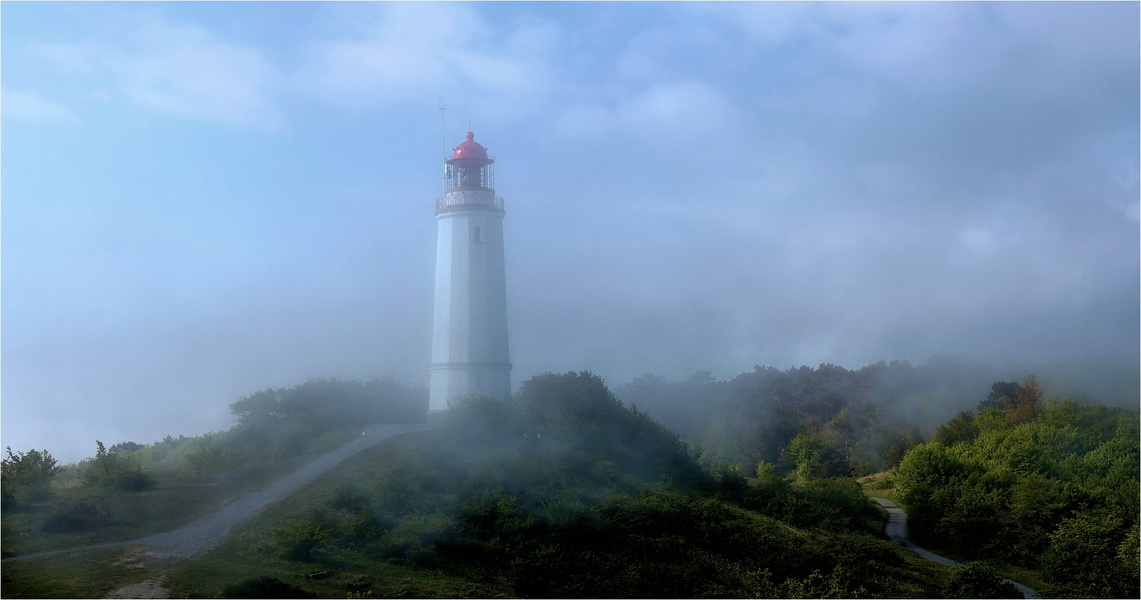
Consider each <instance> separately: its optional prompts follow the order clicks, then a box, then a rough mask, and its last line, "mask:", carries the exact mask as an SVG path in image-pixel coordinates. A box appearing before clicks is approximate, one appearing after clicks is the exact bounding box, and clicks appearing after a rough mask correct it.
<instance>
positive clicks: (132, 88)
mask: <svg viewBox="0 0 1141 600" xmlns="http://www.w3.org/2000/svg"><path fill="white" fill-rule="evenodd" d="M26 49H27V51H28V53H29V54H30V55H31V56H33V57H35V58H38V59H40V60H42V61H44V62H46V63H48V64H50V65H52V66H53V67H55V68H56V69H57V70H59V71H62V72H64V73H68V74H71V75H77V76H82V77H88V78H99V77H110V80H111V82H112V83H111V88H112V89H113V92H114V94H115V95H117V96H120V97H122V98H124V99H126V100H127V101H128V102H130V103H131V104H133V105H135V106H138V107H141V108H145V109H149V110H153V111H156V112H160V113H166V114H172V115H177V116H181V117H190V118H197V119H209V120H221V121H226V122H231V123H237V124H240V125H247V126H254V127H261V128H273V127H276V126H278V125H279V124H280V120H281V116H280V113H279V110H278V108H277V106H276V105H275V103H274V101H273V99H272V98H271V93H272V92H273V90H274V88H275V87H276V86H277V84H278V82H279V79H280V74H279V72H278V70H277V69H276V68H275V67H274V66H273V65H272V64H270V63H269V62H268V61H267V60H266V59H265V58H263V57H262V56H261V54H259V53H258V52H257V51H256V50H253V49H251V48H248V47H245V46H241V45H237V44H231V43H227V42H224V41H221V40H218V39H217V38H215V37H214V36H213V35H211V34H210V33H209V32H207V31H204V30H202V29H200V28H198V27H195V26H191V25H171V24H168V23H165V22H162V21H160V20H156V19H145V20H138V21H135V22H132V23H131V24H130V25H128V26H127V27H126V30H125V31H124V32H123V35H122V36H120V37H119V38H118V39H116V40H115V41H107V40H89V41H85V42H80V43H71V44H64V43H59V44H56V43H29V44H28V45H27V48H26ZM95 93H96V94H97V95H98V94H101V93H106V92H105V91H102V90H100V91H97V92H95Z"/></svg>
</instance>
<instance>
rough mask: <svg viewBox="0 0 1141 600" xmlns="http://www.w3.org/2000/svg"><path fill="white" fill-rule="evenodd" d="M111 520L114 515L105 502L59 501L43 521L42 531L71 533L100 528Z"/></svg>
mask: <svg viewBox="0 0 1141 600" xmlns="http://www.w3.org/2000/svg"><path fill="white" fill-rule="evenodd" d="M113 520H114V515H113V514H112V512H111V509H110V508H109V507H108V506H107V504H106V503H105V502H98V503H96V502H94V501H90V500H80V501H79V502H75V503H72V502H64V501H61V502H60V503H59V504H57V505H56V507H55V509H54V510H52V512H51V514H49V515H48V518H47V519H46V520H44V524H43V530H44V531H45V532H47V533H73V532H76V531H87V530H89V529H95V528H96V527H102V526H104V525H107V524H109V523H111V522H112V521H113Z"/></svg>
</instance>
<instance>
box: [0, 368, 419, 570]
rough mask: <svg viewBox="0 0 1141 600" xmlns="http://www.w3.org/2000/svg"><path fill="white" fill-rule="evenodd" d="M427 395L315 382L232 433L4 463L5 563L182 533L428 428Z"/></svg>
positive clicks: (278, 399) (249, 416) (273, 392)
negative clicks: (213, 513) (362, 445)
mask: <svg viewBox="0 0 1141 600" xmlns="http://www.w3.org/2000/svg"><path fill="white" fill-rule="evenodd" d="M426 400H427V398H426V394H424V393H423V392H422V391H421V390H413V389H409V388H407V387H405V386H402V385H400V384H398V383H396V382H395V381H393V380H391V379H377V380H373V381H369V382H364V383H360V382H343V381H337V380H330V379H314V380H310V381H307V382H305V383H302V384H300V385H297V386H294V387H292V388H282V389H272V388H271V389H266V390H262V391H260V392H256V393H254V394H251V395H250V396H246V397H244V398H241V399H240V400H238V401H237V402H234V403H233V404H232V405H231V411H232V412H233V413H234V416H235V420H236V423H235V425H234V427H232V428H231V429H230V430H227V431H223V432H214V433H207V434H205V435H201V436H197V437H192V438H187V437H184V436H180V437H178V438H173V437H171V436H167V437H166V438H165V439H163V440H161V441H158V442H155V443H153V444H139V443H135V442H129V441H128V442H120V443H116V444H113V445H112V446H111V447H110V448H108V447H106V445H104V444H103V442H101V441H98V440H97V441H96V442H95V446H96V451H95V456H93V457H91V458H88V459H85V460H83V461H81V462H80V463H79V464H76V465H66V466H61V465H59V464H58V463H57V461H56V460H55V459H54V458H53V457H52V456H51V454H49V453H48V452H47V451H46V450H43V451H38V450H31V451H28V452H18V453H14V452H12V451H11V449H10V448H9V449H8V457H7V458H5V459H4V461H3V483H2V486H0V489H2V491H3V502H2V504H0V506H2V507H3V510H4V515H3V519H4V520H3V527H4V535H3V536H2V539H0V541H2V544H3V555H4V556H5V557H7V556H13V555H16V554H25V553H29V552H36V551H40V550H47V549H52V548H60V547H74V546H83V545H89V544H94V543H99V542H105V541H113V540H123V539H130V538H133V537H140V536H142V535H145V534H148V533H155V532H158V531H164V530H169V529H173V528H175V527H177V526H179V525H182V524H184V523H187V522H189V521H190V520H192V519H194V518H196V517H198V516H201V515H203V514H205V513H206V512H208V511H209V510H211V509H214V508H217V507H219V506H221V505H222V504H224V503H225V502H226V501H228V500H231V499H233V498H234V497H235V496H237V495H239V494H241V493H243V492H247V491H252V490H255V489H258V488H259V487H262V486H264V485H266V484H268V483H269V482H271V481H273V480H274V479H277V478H278V477H280V476H282V475H284V474H285V473H288V472H289V471H290V470H292V469H295V468H296V467H297V466H299V464H300V463H301V462H302V461H304V460H306V459H308V458H311V457H312V456H314V455H315V454H318V453H322V452H325V451H328V450H331V449H333V448H335V447H337V446H339V445H340V444H342V443H344V442H345V441H346V440H348V439H350V438H353V437H356V436H359V435H360V431H361V428H362V427H366V426H368V425H371V424H374V423H385V422H387V423H408V422H416V421H421V422H422V421H423V419H424V415H425V413H426V410H427V402H426Z"/></svg>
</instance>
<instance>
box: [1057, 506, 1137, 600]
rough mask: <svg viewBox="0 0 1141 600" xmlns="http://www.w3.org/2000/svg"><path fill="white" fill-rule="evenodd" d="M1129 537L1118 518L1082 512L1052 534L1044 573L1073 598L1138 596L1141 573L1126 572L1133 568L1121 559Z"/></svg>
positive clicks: (1062, 591)
mask: <svg viewBox="0 0 1141 600" xmlns="http://www.w3.org/2000/svg"><path fill="white" fill-rule="evenodd" d="M1126 537H1127V534H1126V531H1125V529H1124V528H1123V527H1122V522H1121V519H1120V518H1118V517H1117V516H1116V515H1113V514H1111V513H1108V512H1107V511H1104V510H1101V511H1082V512H1078V513H1076V514H1075V515H1074V516H1073V517H1070V518H1069V519H1066V520H1064V521H1062V524H1061V525H1060V526H1059V527H1058V529H1057V531H1055V532H1054V533H1053V534H1051V535H1050V547H1049V548H1047V549H1046V552H1045V553H1043V555H1042V560H1041V565H1042V573H1043V575H1044V576H1045V578H1046V580H1047V581H1049V582H1050V583H1052V584H1054V585H1055V586H1056V588H1057V590H1058V591H1059V592H1060V593H1061V594H1062V595H1065V596H1069V597H1077V598H1080V597H1085V598H1127V597H1132V596H1136V591H1137V587H1136V585H1137V580H1136V577H1137V573H1135V572H1134V573H1126V570H1127V568H1128V567H1130V566H1131V565H1129V564H1124V561H1122V559H1121V557H1120V556H1119V555H1120V554H1121V552H1120V547H1121V546H1122V544H1123V541H1124V540H1125V539H1126ZM1133 550H1134V552H1136V547H1135V548H1134V549H1133ZM1123 575H1124V576H1123ZM1129 582H1132V583H1131V586H1130V583H1129ZM1129 587H1132V589H1128V588H1129Z"/></svg>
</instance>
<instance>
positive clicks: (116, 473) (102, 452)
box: [81, 440, 154, 492]
mask: <svg viewBox="0 0 1141 600" xmlns="http://www.w3.org/2000/svg"><path fill="white" fill-rule="evenodd" d="M81 477H82V479H83V481H84V483H86V484H87V485H95V486H99V487H104V488H115V489H118V490H121V491H124V492H138V491H142V490H145V489H147V488H149V487H151V486H152V485H154V477H153V476H152V475H151V474H150V473H147V472H145V471H143V467H142V466H141V465H139V463H138V462H136V461H135V458H134V457H133V456H131V455H129V454H119V453H111V452H108V451H107V448H106V447H105V446H104V445H103V442H100V441H99V440H95V457H94V458H91V459H88V460H87V461H86V466H85V467H84V469H83V473H82V474H81Z"/></svg>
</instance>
